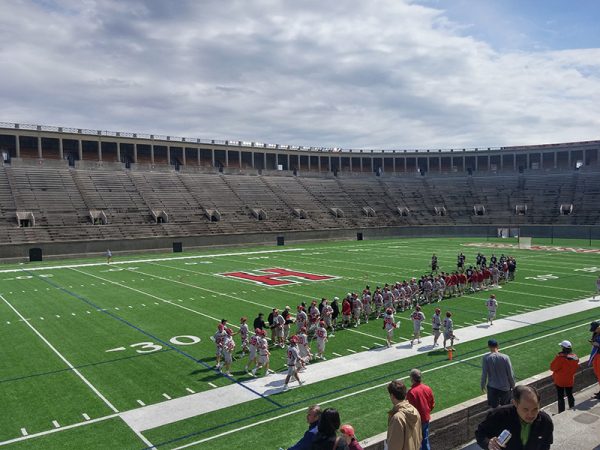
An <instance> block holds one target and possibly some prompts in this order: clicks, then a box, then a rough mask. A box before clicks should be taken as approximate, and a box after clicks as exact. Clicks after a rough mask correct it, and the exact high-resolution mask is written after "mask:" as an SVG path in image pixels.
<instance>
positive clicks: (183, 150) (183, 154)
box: [181, 145, 187, 166]
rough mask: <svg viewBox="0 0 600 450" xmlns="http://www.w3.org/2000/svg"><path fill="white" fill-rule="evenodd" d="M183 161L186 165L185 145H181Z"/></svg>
mask: <svg viewBox="0 0 600 450" xmlns="http://www.w3.org/2000/svg"><path fill="white" fill-rule="evenodd" d="M181 163H182V164H183V165H184V166H186V165H187V162H186V159H185V145H184V146H183V147H181Z"/></svg>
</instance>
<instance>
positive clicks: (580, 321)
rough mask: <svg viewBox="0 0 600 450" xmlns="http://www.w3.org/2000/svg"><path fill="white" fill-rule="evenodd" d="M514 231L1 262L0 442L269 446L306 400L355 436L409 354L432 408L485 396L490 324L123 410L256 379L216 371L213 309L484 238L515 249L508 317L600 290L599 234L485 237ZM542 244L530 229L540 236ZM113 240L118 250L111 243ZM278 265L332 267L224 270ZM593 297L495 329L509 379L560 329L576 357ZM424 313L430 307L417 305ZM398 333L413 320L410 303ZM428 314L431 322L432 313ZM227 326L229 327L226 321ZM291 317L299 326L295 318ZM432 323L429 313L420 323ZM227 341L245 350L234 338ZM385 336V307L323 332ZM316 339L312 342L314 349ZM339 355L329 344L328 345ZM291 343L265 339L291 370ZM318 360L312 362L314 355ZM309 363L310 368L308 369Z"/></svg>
mask: <svg viewBox="0 0 600 450" xmlns="http://www.w3.org/2000/svg"><path fill="white" fill-rule="evenodd" d="M496 243H498V244H514V243H515V241H513V240H508V239H506V240H502V241H499V240H487V241H486V240H485V239H476V238H473V239H447V238H446V239H395V240H391V239H388V240H377V241H360V242H359V241H356V242H349V241H344V242H334V243H310V244H298V245H286V246H284V247H275V246H273V247H253V248H239V247H237V248H233V249H232V248H230V249H225V250H223V249H219V250H209V249H206V250H202V251H194V252H192V251H186V252H185V253H178V254H173V253H154V254H147V255H141V256H140V255H129V256H118V255H117V256H115V257H114V260H113V262H112V263H111V264H110V265H109V264H106V261H105V259H98V258H96V259H91V258H90V259H78V260H60V261H52V262H49V261H46V262H44V263H37V264H18V265H17V264H10V265H9V264H6V265H1V266H0V314H1V316H0V342H1V343H2V345H1V347H0V348H1V349H0V355H1V360H2V365H1V366H0V398H1V399H2V408H3V414H2V415H1V416H0V446H3V447H6V448H11V449H12V448H14V449H25V448H27V449H29V448H31V449H34V448H35V449H40V448H43V449H70V448H72V449H82V448H86V449H96V448H97V449H142V448H147V447H149V446H155V447H157V448H165V449H173V448H205V449H278V448H279V447H280V446H281V447H284V448H285V447H287V446H290V445H292V444H293V443H294V442H295V441H296V440H297V439H298V438H299V437H300V436H301V435H302V433H303V432H304V430H305V428H306V423H305V414H304V412H305V410H306V407H307V406H309V405H311V404H314V403H320V404H322V405H324V406H331V407H335V408H337V409H338V410H339V411H340V413H341V416H342V421H344V422H349V423H352V424H353V425H354V427H355V429H356V433H357V437H358V438H359V439H362V438H366V437H369V436H372V435H375V434H377V433H380V432H382V431H384V430H385V429H386V425H387V410H388V409H389V407H390V404H389V398H388V395H387V391H386V389H385V386H386V385H387V383H388V382H389V381H390V380H392V379H395V378H404V377H406V376H407V375H408V372H409V371H410V369H411V368H413V367H419V368H421V370H422V371H423V372H424V381H425V382H426V383H427V384H429V385H430V386H431V387H432V388H433V390H434V393H435V395H436V403H437V406H436V410H442V409H444V408H447V407H449V406H452V405H455V404H457V403H460V402H462V401H464V400H466V399H469V398H472V397H475V396H478V395H480V394H481V391H480V389H479V377H480V359H481V356H482V355H483V354H484V353H485V352H486V342H487V339H488V338H487V337H483V336H482V338H481V339H478V340H475V341H470V342H465V343H461V342H460V341H458V342H456V343H455V347H456V353H455V354H454V358H453V360H452V361H449V360H448V358H447V354H446V352H444V351H443V350H435V351H429V352H423V354H420V355H418V356H414V357H410V358H407V359H402V360H399V361H395V362H390V363H387V364H383V365H379V366H377V367H373V368H369V369H364V370H361V371H357V372H353V373H351V374H347V375H343V376H338V377H334V378H330V379H328V380H324V381H323V382H319V383H313V384H308V385H306V386H303V387H301V388H297V389H292V390H290V391H287V392H275V393H273V394H272V395H270V396H266V397H259V396H257V397H256V399H255V400H251V401H246V402H244V403H241V404H239V405H236V406H230V407H225V408H222V409H218V410H217V411H213V412H210V413H205V414H201V413H200V414H199V415H196V416H195V417H192V418H189V419H185V420H181V421H177V422H174V423H171V424H168V425H163V426H159V427H156V428H151V429H148V430H145V431H143V433H141V432H135V431H134V430H132V429H131V428H129V426H128V425H127V424H126V423H125V422H124V421H123V420H122V419H121V417H120V414H121V413H123V412H125V411H129V410H134V409H136V408H141V407H143V406H145V405H154V404H158V403H161V402H168V401H169V400H170V399H177V398H180V397H185V396H190V395H194V394H195V393H200V392H203V391H209V390H213V389H219V388H220V387H223V386H228V385H231V384H232V383H238V382H243V381H244V380H247V379H249V378H250V376H249V375H247V374H246V373H245V371H244V370H243V368H244V365H245V360H244V359H243V358H241V357H238V359H237V360H236V361H234V363H233V369H232V373H233V380H232V379H228V378H226V377H224V376H222V375H221V374H219V373H218V372H216V371H215V370H214V368H213V367H214V364H215V358H214V353H215V352H214V350H215V349H214V343H213V342H212V341H211V340H210V339H209V337H210V336H212V335H213V334H214V332H215V330H216V326H217V324H218V322H219V320H220V319H221V318H227V319H228V320H229V322H230V324H231V325H235V326H237V325H239V318H240V317H241V316H247V317H248V319H249V323H250V325H251V324H252V321H253V319H254V318H255V317H256V315H257V313H258V312H263V313H264V314H265V317H266V316H267V315H268V313H269V312H270V310H271V308H274V307H278V308H280V309H282V308H283V307H284V306H285V305H290V306H291V307H292V309H293V311H295V308H296V305H298V304H299V303H300V302H303V301H305V302H310V301H311V300H313V299H320V298H321V297H326V298H328V299H331V298H332V297H334V296H338V297H340V298H341V297H342V296H344V295H345V294H346V293H347V292H351V291H361V290H362V289H363V288H364V286H365V285H366V284H368V285H370V286H371V287H372V288H373V287H375V286H377V285H383V284H385V283H386V282H387V283H393V282H396V281H398V280H400V281H401V280H403V279H408V278H410V277H419V276H420V275H422V274H424V273H427V272H428V270H429V263H430V258H431V254H432V253H434V252H435V253H436V254H437V255H438V257H439V263H440V266H441V270H454V269H455V266H456V255H457V253H458V252H461V251H462V252H463V253H464V254H465V255H466V256H467V263H468V264H469V263H474V260H475V255H476V254H477V252H478V251H481V252H482V253H484V254H485V255H487V256H488V261H489V256H490V255H491V254H492V253H495V254H496V255H497V256H499V255H500V254H501V253H504V254H507V255H513V256H515V257H516V258H517V262H518V269H517V276H516V280H515V281H513V282H510V283H508V284H505V285H503V286H502V289H499V290H496V291H494V292H495V293H496V294H497V296H498V301H499V304H500V308H499V314H498V315H499V317H510V316H514V315H516V314H520V313H523V312H527V311H535V310H537V309H543V308H546V307H550V306H555V305H559V304H563V303H567V302H571V301H574V300H578V299H583V298H587V297H590V296H592V295H594V292H595V280H596V278H597V277H598V275H600V253H597V252H596V253H593V252H591V250H594V249H599V248H600V242H598V241H595V242H589V241H572V240H569V241H557V240H554V242H553V245H554V246H558V245H562V246H569V247H581V248H583V249H586V250H587V252H573V251H567V250H563V251H560V250H558V249H553V250H518V249H513V248H510V249H509V248H496V249H493V248H490V247H489V246H490V245H492V244H496ZM538 244H539V245H544V244H549V242H546V241H543V240H534V245H538ZM111 250H112V251H113V253H116V252H118V248H113V249H111ZM268 268H285V269H288V270H293V271H297V272H306V273H311V274H317V275H327V276H330V277H331V278H330V279H328V280H322V281H307V280H304V279H301V278H288V279H289V280H293V281H295V283H292V284H288V285H281V286H275V287H265V286H262V285H259V284H257V283H254V282H252V281H248V280H241V279H235V278H230V277H225V276H223V274H224V273H231V272H240V271H245V272H251V273H254V274H260V270H261V269H268ZM488 295H489V292H477V293H473V294H469V295H465V296H463V297H460V298H452V299H449V300H444V301H443V302H442V303H440V307H441V308H442V310H443V311H446V310H450V311H452V312H453V314H454V316H453V318H454V324H455V332H456V334H457V335H458V336H459V337H460V328H461V327H464V326H472V325H476V324H481V323H485V317H486V310H485V306H484V302H483V300H485V299H486V298H487V297H488ZM598 305H599V307H598V308H595V309H592V310H588V311H585V312H574V313H573V314H569V315H566V316H563V317H560V318H556V319H553V320H550V321H544V322H540V323H537V324H534V325H529V326H525V327H522V328H519V329H516V330H513V331H510V332H506V333H503V334H500V335H497V336H495V337H496V338H497V339H498V340H499V341H500V343H501V348H502V350H503V351H504V352H505V353H507V354H508V355H510V356H511V359H512V361H513V365H514V369H515V373H516V376H517V378H518V379H524V378H527V377H530V376H532V375H534V374H536V373H539V372H542V371H544V370H547V368H548V366H549V363H550V361H551V359H552V357H553V355H554V354H555V353H556V352H557V350H558V345H557V343H558V342H560V341H561V340H563V339H569V340H571V341H572V342H573V345H574V350H575V352H576V353H578V354H579V355H580V356H584V355H586V354H587V353H588V352H589V344H588V342H587V340H588V339H589V333H588V325H589V322H590V321H592V320H595V319H598V318H600V302H599V303H598ZM424 312H425V314H426V316H427V317H428V318H429V317H431V314H432V312H433V306H431V305H428V306H425V307H424ZM396 316H397V320H398V321H400V322H401V326H400V329H399V331H397V332H396V334H395V340H396V342H402V341H405V340H406V339H407V338H408V337H409V333H410V332H411V331H412V326H410V322H409V319H408V317H409V313H408V312H404V313H398V314H397V315H396ZM427 323H428V321H427ZM234 329H236V328H234ZM292 329H293V330H295V327H292ZM428 329H429V331H430V326H429V327H427V325H426V326H425V332H427V331H428ZM236 340H237V344H238V347H237V350H239V349H240V345H239V339H238V337H236ZM382 344H385V334H384V332H383V330H382V329H381V321H371V322H369V323H368V324H362V325H361V326H360V327H359V328H356V329H354V328H353V329H349V330H343V331H340V332H338V333H336V336H335V338H334V339H333V338H332V339H330V340H329V342H328V344H327V349H326V356H327V357H328V359H329V360H331V359H334V360H335V358H339V357H341V356H347V355H350V354H353V353H358V352H367V351H372V350H375V349H377V348H379V347H380V346H381V345H382ZM313 348H314V347H313ZM337 355H339V356H337ZM284 356H285V351H284V350H283V349H274V350H272V356H271V361H272V364H271V365H272V368H273V369H275V370H277V371H281V370H284V369H285V359H284ZM316 364H320V363H316ZM309 370H310V367H309Z"/></svg>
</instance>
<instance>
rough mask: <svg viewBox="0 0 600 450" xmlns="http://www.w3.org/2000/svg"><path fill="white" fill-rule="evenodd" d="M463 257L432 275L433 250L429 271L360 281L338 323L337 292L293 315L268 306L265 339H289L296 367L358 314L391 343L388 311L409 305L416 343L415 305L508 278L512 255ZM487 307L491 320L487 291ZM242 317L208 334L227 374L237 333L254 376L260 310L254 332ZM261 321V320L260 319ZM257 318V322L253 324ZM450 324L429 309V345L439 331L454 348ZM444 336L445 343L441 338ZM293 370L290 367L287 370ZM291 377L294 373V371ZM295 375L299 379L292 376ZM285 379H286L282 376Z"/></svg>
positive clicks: (418, 318) (265, 355)
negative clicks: (472, 261)
mask: <svg viewBox="0 0 600 450" xmlns="http://www.w3.org/2000/svg"><path fill="white" fill-rule="evenodd" d="M464 262H465V257H464V255H463V254H462V253H460V254H459V255H458V257H457V271H455V272H454V273H444V272H441V273H440V274H439V275H433V272H437V269H438V266H437V257H436V255H435V254H434V255H433V256H432V259H431V268H432V273H431V274H429V275H423V276H422V277H421V278H420V279H419V280H418V281H417V279H416V278H412V279H411V280H410V282H407V281H403V282H402V283H400V282H397V283H395V284H394V285H393V286H390V285H389V284H387V283H386V284H385V286H384V287H383V288H380V287H379V286H377V288H376V289H375V291H374V293H373V294H372V293H371V290H370V287H369V286H366V288H365V289H364V290H363V292H362V295H361V297H359V296H358V294H356V293H348V294H347V295H346V297H345V298H344V299H343V300H342V305H341V323H340V324H339V327H338V318H339V316H340V306H339V298H338V297H334V298H333V302H332V303H331V304H330V303H329V302H328V300H327V299H326V298H322V299H321V302H320V304H317V301H316V300H313V301H312V302H311V304H310V306H307V305H306V304H305V303H302V304H301V305H298V307H297V313H296V317H295V320H294V319H293V317H292V315H291V312H290V307H289V306H286V308H285V309H284V310H283V311H282V312H280V311H279V310H278V309H273V311H272V313H271V314H270V315H269V328H270V329H271V339H270V340H271V345H272V346H273V347H274V346H279V347H281V348H285V343H286V342H289V343H290V347H289V348H288V358H287V359H288V361H287V363H288V367H292V366H293V367H295V368H296V369H297V370H299V371H302V370H304V369H305V367H306V365H307V364H308V363H309V361H311V360H313V359H323V360H325V359H326V357H325V356H324V352H325V344H326V342H327V341H328V338H329V337H335V334H334V333H335V330H336V329H339V328H341V329H344V328H348V327H351V326H354V327H357V326H358V325H360V324H361V320H364V322H365V323H369V319H372V320H373V319H379V318H382V319H383V329H384V330H385V331H386V340H387V346H388V347H390V346H391V345H392V339H393V334H394V329H396V328H397V326H398V325H397V323H396V321H395V318H394V314H395V313H396V312H397V311H401V312H403V311H406V310H409V309H413V307H414V311H413V313H412V314H411V320H412V322H413V339H412V340H411V345H413V344H414V341H415V340H416V341H417V343H420V342H421V340H420V338H421V336H420V332H421V329H422V323H423V321H424V320H425V315H424V314H423V312H422V311H421V305H422V304H426V303H432V302H434V301H441V300H442V299H443V298H444V297H453V296H461V295H463V294H464V293H465V290H466V289H467V288H468V289H469V290H470V291H472V292H475V291H479V290H482V289H487V288H488V287H492V286H498V285H499V283H500V282H501V281H509V280H512V279H514V272H515V269H516V260H515V259H514V258H512V257H508V258H507V257H505V256H504V255H502V256H501V257H500V260H498V259H497V258H496V257H495V256H494V255H493V254H492V256H491V258H490V264H489V266H487V265H486V257H485V256H484V255H481V253H478V254H477V257H476V265H477V267H476V268H473V267H472V266H469V267H468V268H466V269H465V264H464ZM486 306H487V308H488V322H490V324H493V322H492V321H493V319H494V317H495V314H496V309H497V306H498V304H497V301H496V297H495V295H493V294H492V295H491V296H490V298H489V299H488V301H487V302H486ZM247 321H248V320H247V318H246V317H242V318H241V319H240V331H239V332H238V333H234V332H233V330H232V329H231V328H228V327H227V321H226V320H225V319H223V320H222V321H221V323H220V324H219V326H218V330H217V332H216V333H215V335H214V336H213V337H212V340H213V341H214V342H215V345H216V359H217V366H216V368H217V369H218V370H221V371H222V372H223V373H225V374H226V375H228V376H231V373H230V369H231V363H232V361H233V354H234V352H235V346H236V344H235V341H234V340H233V336H234V335H235V334H240V338H241V344H242V357H243V356H245V354H246V353H248V362H247V364H246V366H245V371H246V372H248V371H250V372H249V373H251V374H252V375H253V376H256V373H257V371H258V370H260V369H262V368H264V369H265V374H266V375H268V374H269V373H273V371H272V370H271V369H270V367H269V363H270V354H271V352H270V351H269V341H268V338H267V332H266V331H265V330H264V329H263V328H264V327H266V324H265V323H264V321H262V314H259V317H257V319H255V321H254V325H255V327H254V328H255V332H254V334H253V335H252V336H250V333H249V328H248V324H247ZM261 322H262V324H261ZM294 322H295V326H296V334H295V335H293V336H291V338H290V336H289V334H290V328H291V325H292V324H293V323H294ZM257 323H258V326H257ZM453 330H454V328H453V322H452V313H451V312H450V311H447V312H446V313H445V317H443V318H442V316H441V310H440V309H439V308H436V309H435V314H434V315H433V316H432V332H433V336H434V344H433V345H434V347H436V346H438V345H439V344H438V340H439V337H440V336H441V335H442V334H443V337H444V345H443V347H444V349H446V350H454V347H453V346H454V339H455V336H454V331H453ZM311 340H315V341H316V342H317V352H316V354H313V353H312V352H311V348H310V343H311ZM448 341H450V346H447V345H446V344H447V342H448ZM289 376H294V374H293V373H288V378H289ZM295 377H296V378H298V377H297V373H295ZM298 380H299V379H298ZM286 385H287V382H286Z"/></svg>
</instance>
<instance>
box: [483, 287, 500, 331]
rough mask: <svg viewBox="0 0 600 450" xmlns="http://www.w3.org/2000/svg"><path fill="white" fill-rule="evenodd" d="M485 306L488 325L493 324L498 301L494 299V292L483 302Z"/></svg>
mask: <svg viewBox="0 0 600 450" xmlns="http://www.w3.org/2000/svg"><path fill="white" fill-rule="evenodd" d="M485 306H487V309H488V318H487V320H488V322H489V323H490V325H494V319H495V318H496V310H497V309H498V301H497V300H496V296H495V295H494V294H492V295H490V298H488V299H487V300H486V302H485Z"/></svg>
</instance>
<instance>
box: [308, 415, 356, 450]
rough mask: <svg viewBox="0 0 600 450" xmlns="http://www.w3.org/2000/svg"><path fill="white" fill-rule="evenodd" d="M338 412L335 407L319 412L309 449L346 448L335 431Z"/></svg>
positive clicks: (328, 449) (338, 421) (338, 416)
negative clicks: (315, 431) (317, 422)
mask: <svg viewBox="0 0 600 450" xmlns="http://www.w3.org/2000/svg"><path fill="white" fill-rule="evenodd" d="M340 424H341V421H340V414H339V413H338V412H337V409H333V408H327V409H326V410H325V411H323V412H322V413H321V418H320V419H319V424H318V425H317V428H318V431H317V434H316V435H315V438H314V440H313V442H312V445H311V447H310V449H311V450H348V444H346V441H345V440H344V439H342V438H341V437H340V436H337V434H336V431H337V429H338V428H339V427H340Z"/></svg>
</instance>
